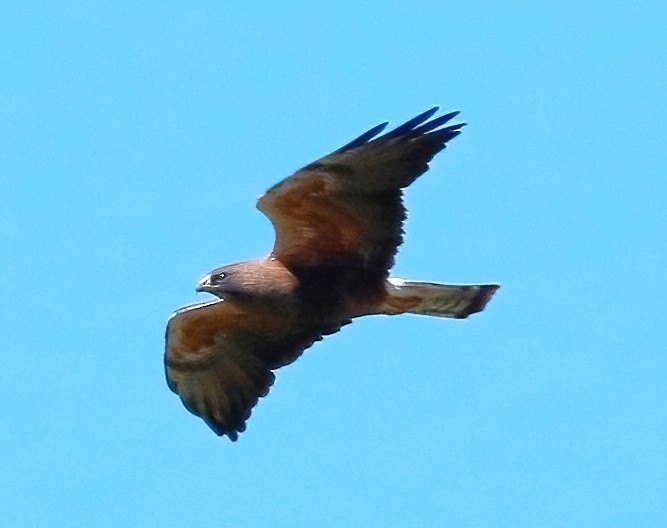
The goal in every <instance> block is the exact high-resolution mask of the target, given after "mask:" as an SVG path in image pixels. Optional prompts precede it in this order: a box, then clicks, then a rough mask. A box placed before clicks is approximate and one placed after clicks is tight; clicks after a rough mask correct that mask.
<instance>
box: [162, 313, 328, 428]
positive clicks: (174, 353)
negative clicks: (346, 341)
mask: <svg viewBox="0 0 667 528" xmlns="http://www.w3.org/2000/svg"><path fill="white" fill-rule="evenodd" d="M339 329H340V325H337V326H328V327H323V326H319V327H315V326H294V325H292V324H290V323H289V322H288V321H286V320H285V319H284V318H283V317H281V315H280V314H275V313H271V312H269V311H266V312H257V311H255V310H250V309H248V308H244V307H240V306H238V305H236V304H234V303H232V302H229V301H222V300H215V301H211V302H206V303H200V304H196V305H193V306H190V307H186V308H183V309H181V310H178V311H177V312H176V313H174V315H172V317H171V318H170V319H169V323H168V324H167V333H166V351H165V358H164V362H165V374H166V378H167V384H168V385H169V388H170V389H171V390H172V391H173V392H175V393H176V394H178V395H179V396H180V397H181V401H182V402H183V405H185V407H186V408H187V409H188V410H189V411H190V412H191V413H192V414H194V415H196V416H199V417H201V418H202V419H203V420H204V421H205V422H206V423H207V424H208V426H209V427H210V428H211V429H213V431H215V433H216V434H217V435H219V436H222V435H227V436H228V437H229V438H230V439H231V440H233V441H235V440H236V439H237V438H238V433H239V432H242V431H244V430H245V422H246V420H247V419H248V418H249V417H250V413H251V410H252V408H253V407H254V406H255V405H256V404H257V401H258V400H259V398H261V397H263V396H266V395H267V393H268V392H269V388H270V387H271V385H272V384H273V381H274V379H275V376H274V374H273V370H275V369H277V368H279V367H282V366H284V365H287V364H288V363H291V362H292V361H294V360H296V359H297V358H298V357H299V356H300V355H301V353H302V352H303V351H304V350H305V349H306V348H308V347H309V346H311V345H312V344H313V343H314V342H315V341H318V340H320V339H322V336H323V335H328V334H331V333H334V332H336V331H338V330H339Z"/></svg>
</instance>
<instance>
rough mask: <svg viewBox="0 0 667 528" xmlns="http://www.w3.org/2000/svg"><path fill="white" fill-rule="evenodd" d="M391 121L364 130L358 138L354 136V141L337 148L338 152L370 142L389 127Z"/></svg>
mask: <svg viewBox="0 0 667 528" xmlns="http://www.w3.org/2000/svg"><path fill="white" fill-rule="evenodd" d="M388 124H389V122H388V121H387V122H385V123H380V124H379V125H377V126H374V127H373V128H371V129H370V130H368V131H367V132H364V133H363V134H361V135H360V136H359V137H358V138H354V139H353V140H352V141H350V142H349V143H347V144H346V145H343V146H342V147H341V148H339V149H338V150H337V152H343V151H345V150H350V149H353V148H357V147H360V146H361V145H363V144H364V143H368V142H369V141H370V140H371V139H373V138H374V137H375V136H377V135H378V134H379V133H380V132H382V131H383V130H384V129H385V128H387V125H388Z"/></svg>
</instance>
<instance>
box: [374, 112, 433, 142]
mask: <svg viewBox="0 0 667 528" xmlns="http://www.w3.org/2000/svg"><path fill="white" fill-rule="evenodd" d="M439 109H440V107H439V106H434V107H433V108H431V109H429V110H426V112H422V113H421V114H419V115H418V116H416V117H413V118H412V119H410V120H409V121H406V122H405V123H403V124H402V125H400V126H398V127H396V128H395V129H394V130H392V131H391V132H387V133H386V134H385V135H384V136H382V139H392V138H396V137H399V136H402V135H403V134H407V133H408V132H411V131H412V130H413V129H414V128H416V127H417V126H419V125H421V124H422V123H423V122H424V121H427V120H428V119H429V118H430V117H431V116H432V115H433V114H435V113H436V112H437V111H438V110H439Z"/></svg>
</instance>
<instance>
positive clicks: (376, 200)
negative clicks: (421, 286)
mask: <svg viewBox="0 0 667 528" xmlns="http://www.w3.org/2000/svg"><path fill="white" fill-rule="evenodd" d="M437 110H438V108H437V107H436V108H432V109H431V110H428V111H427V112H424V113H423V114H420V115H418V116H417V117H415V118H414V119H411V120H410V121H408V122H407V123H405V124H403V125H401V126H399V127H398V128H396V129H395V130H392V131H391V132H388V133H387V134H384V135H382V136H380V137H378V138H376V139H373V138H375V136H377V135H378V134H379V133H380V132H381V131H382V130H383V129H384V128H385V126H386V125H387V123H384V124H382V125H378V126H376V127H374V128H372V129H371V130H369V131H368V132H366V133H364V134H362V135H361V136H359V137H358V138H356V139H355V140H353V141H351V142H350V143H348V144H347V145H345V146H343V147H341V148H340V149H338V150H336V151H335V152H332V153H331V154H329V155H327V156H325V157H323V158H322V159H320V160H318V161H316V162H314V163H311V164H310V165H308V166H306V167H304V168H303V169H301V170H299V171H298V172H296V173H295V174H293V175H292V176H290V177H289V178H287V179H285V180H283V181H282V182H280V183H278V184H277V185H275V186H273V187H272V188H271V189H269V190H268V191H267V192H266V194H264V196H262V197H261V198H260V199H259V201H258V202H257V208H258V209H259V210H260V211H262V212H263V213H264V214H265V215H266V216H268V217H269V219H270V220H271V222H272V223H273V226H274V228H275V230H276V241H275V245H274V247H273V252H272V256H273V257H275V258H277V259H278V260H280V261H281V262H283V263H284V264H285V265H287V266H288V267H292V268H300V267H317V266H324V267H330V266H349V267H353V268H364V269H366V270H369V271H373V272H377V274H378V276H381V277H383V278H384V277H386V276H387V275H388V270H389V269H390V268H391V267H392V265H393V263H394V256H395V254H396V251H397V249H398V246H399V245H400V244H401V242H402V241H403V237H402V235H403V228H402V226H403V221H404V220H405V216H406V211H405V208H404V206H403V200H402V191H401V189H403V188H405V187H407V186H408V185H410V184H411V183H412V182H413V181H414V180H415V179H416V178H417V177H418V176H420V175H421V174H423V173H424V172H426V171H427V170H428V163H429V161H431V159H432V158H433V156H435V155H436V154H437V153H438V152H440V151H441V150H442V149H444V148H445V145H446V143H447V142H448V141H449V140H450V139H452V138H454V137H455V136H457V135H458V134H459V133H460V132H461V128H462V127H463V126H464V123H460V124H456V125H452V126H447V127H443V125H444V124H445V123H447V122H448V121H450V120H451V119H452V118H453V117H455V116H456V115H458V112H452V113H450V114H446V115H443V116H440V117H436V118H434V119H431V117H432V116H433V115H434V114H435V112H436V111H437Z"/></svg>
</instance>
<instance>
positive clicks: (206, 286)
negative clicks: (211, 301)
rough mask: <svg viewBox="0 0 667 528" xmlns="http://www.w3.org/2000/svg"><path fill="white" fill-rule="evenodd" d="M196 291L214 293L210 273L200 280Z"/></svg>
mask: <svg viewBox="0 0 667 528" xmlns="http://www.w3.org/2000/svg"><path fill="white" fill-rule="evenodd" d="M196 291H198V292H207V293H213V286H212V285H211V276H210V275H204V276H203V277H202V278H201V279H200V280H199V285H198V286H197V290H196Z"/></svg>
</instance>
